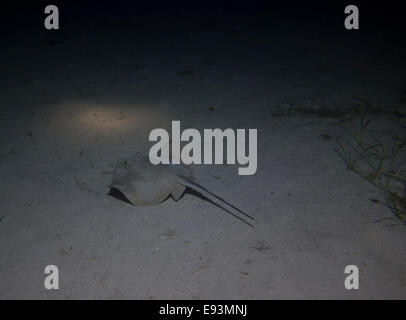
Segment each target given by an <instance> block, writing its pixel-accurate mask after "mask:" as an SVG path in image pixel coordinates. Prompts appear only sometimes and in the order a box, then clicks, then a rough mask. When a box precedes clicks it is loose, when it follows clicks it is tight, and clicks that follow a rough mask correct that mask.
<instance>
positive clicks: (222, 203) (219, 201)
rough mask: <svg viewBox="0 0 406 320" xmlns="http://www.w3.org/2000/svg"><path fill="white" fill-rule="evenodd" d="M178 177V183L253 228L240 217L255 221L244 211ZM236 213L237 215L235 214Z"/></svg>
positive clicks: (203, 188) (183, 177) (186, 179)
mask: <svg viewBox="0 0 406 320" xmlns="http://www.w3.org/2000/svg"><path fill="white" fill-rule="evenodd" d="M178 177H180V178H181V181H180V183H182V184H183V185H185V186H186V187H189V188H191V189H193V190H195V191H197V192H199V193H200V194H201V195H202V196H204V197H205V198H206V199H207V200H209V201H211V202H212V203H214V204H215V205H217V206H218V207H220V208H222V209H223V210H225V211H227V212H228V213H229V214H231V215H232V216H234V217H235V218H237V219H239V220H241V221H242V222H244V223H246V224H248V225H249V226H250V227H254V225H253V224H251V223H250V222H248V221H247V219H244V218H242V217H241V215H243V216H244V217H245V218H248V219H251V220H255V219H254V218H253V217H251V216H250V215H248V214H246V213H245V212H244V211H242V210H241V209H238V208H237V207H236V206H234V205H232V204H231V203H229V202H227V201H226V200H224V199H222V198H220V197H219V196H216V195H215V194H214V193H212V192H210V191H209V190H207V189H206V188H205V187H203V186H201V185H200V184H198V183H196V182H194V181H192V180H191V179H190V178H188V177H185V176H182V175H178ZM237 212H238V213H237Z"/></svg>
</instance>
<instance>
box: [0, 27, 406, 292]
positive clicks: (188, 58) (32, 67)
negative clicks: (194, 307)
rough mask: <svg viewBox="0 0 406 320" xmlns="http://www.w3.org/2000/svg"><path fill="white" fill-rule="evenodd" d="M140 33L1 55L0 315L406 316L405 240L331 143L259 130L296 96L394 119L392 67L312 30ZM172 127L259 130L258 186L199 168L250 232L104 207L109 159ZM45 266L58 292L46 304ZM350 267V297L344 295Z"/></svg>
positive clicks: (396, 63) (362, 47)
mask: <svg viewBox="0 0 406 320" xmlns="http://www.w3.org/2000/svg"><path fill="white" fill-rule="evenodd" d="M116 28H117V29H116ZM137 28H139V30H138V31H137V32H128V33H127V32H122V30H126V29H125V28H123V27H122V26H119V27H116V26H114V25H108V26H106V27H105V29H97V30H93V29H92V28H87V29H86V28H85V29H83V30H74V31H70V32H62V33H61V34H60V35H59V36H58V37H54V36H46V35H44V34H42V33H40V34H38V35H37V34H36V33H29V32H27V33H21V34H19V35H18V36H16V37H10V38H8V39H6V40H4V41H5V42H4V43H6V45H5V46H4V47H3V48H2V50H1V53H0V55H1V61H0V64H1V70H2V77H1V79H0V136H1V138H0V140H1V145H0V154H1V157H0V179H1V181H2V183H1V187H0V218H1V221H0V298H2V299H12V298H29V299H34V298H40V299H82V298H90V299H273V298H282V299H285V298H299V299H310V298H316V299H322V298H327V299H332V298H338V299H361V298H372V299H378V298H396V299H401V298H402V299H404V298H406V272H405V270H406V229H405V227H404V225H402V224H401V223H400V221H399V220H397V219H396V218H395V217H394V216H393V214H392V212H391V211H390V210H389V209H388V208H387V207H386V206H385V205H384V195H383V194H382V192H381V191H379V190H378V189H376V188H375V187H374V186H372V185H371V184H369V183H368V182H367V181H365V180H363V179H361V178H360V177H359V176H357V175H356V174H354V173H353V172H350V171H348V170H346V169H345V164H344V163H343V162H342V160H341V159H340V158H339V157H338V156H337V154H336V152H335V151H334V150H333V147H334V139H332V140H326V139H323V138H322V137H321V135H323V134H325V133H328V135H330V136H332V137H335V136H336V135H338V134H340V132H339V128H338V127H337V126H334V125H330V123H331V122H333V121H332V120H329V119H323V120H320V119H314V118H311V117H304V116H302V117H301V116H299V117H272V116H271V113H270V108H271V106H272V105H274V104H276V103H277V102H278V101H281V99H283V98H284V97H286V96H290V95H298V94H301V93H302V92H303V88H299V87H300V86H308V87H314V88H320V87H324V88H327V90H329V92H330V93H331V94H333V95H334V97H335V98H336V101H344V100H345V99H348V98H349V97H351V95H352V94H356V95H360V96H362V97H365V98H368V99H371V100H372V101H374V102H375V101H379V102H381V101H389V100H391V99H392V98H393V97H391V96H390V93H388V92H389V91H390V89H391V85H392V84H393V83H395V82H396V81H402V80H403V77H404V72H403V71H404V70H405V65H404V62H405V61H404V59H403V58H404V52H403V53H402V51H400V49H399V50H398V49H396V48H395V49H393V50H385V49H384V44H383V42H382V45H381V44H377V45H376V46H375V47H374V48H371V46H368V45H367V43H368V41H367V40H364V42H362V41H358V40H357V39H353V38H351V39H349V38H346V36H345V35H342V37H341V38H340V37H338V38H337V37H334V38H333V37H330V36H329V35H328V32H326V33H324V32H323V31H321V30H318V29H311V30H300V29H297V30H296V29H293V30H286V29H283V28H282V27H281V28H279V29H278V28H272V29H263V30H262V29H258V28H251V27H249V26H247V27H244V26H241V27H239V26H234V25H229V26H227V27H221V28H218V29H216V27H215V26H213V27H211V28H180V27H179V28H176V27H174V28H172V29H166V28H164V27H159V26H156V27H151V28H143V27H142V26H141V25H140V26H138V27H137ZM402 70H403V71H402ZM172 120H180V121H181V125H182V128H183V129H184V128H188V127H190V128H196V129H199V130H202V129H204V128H217V127H218V128H223V129H224V128H229V127H230V128H234V129H237V128H246V129H248V128H256V129H258V171H257V173H256V174H255V175H253V176H239V175H238V173H237V166H227V165H216V166H198V167H196V168H195V174H196V177H197V178H198V179H199V181H200V182H201V183H202V184H203V185H205V186H207V187H208V188H210V190H212V191H213V192H215V193H216V194H218V195H221V196H222V197H224V198H225V199H227V200H229V201H230V202H232V203H233V204H235V205H236V206H238V207H240V208H241V209H243V210H244V211H246V212H247V213H249V214H250V215H252V216H254V217H255V218H256V222H255V228H253V229H252V228H250V227H248V226H246V225H244V224H242V223H241V222H239V221H238V220H236V219H234V218H233V217H231V216H230V215H228V214H225V212H224V211H222V210H221V209H220V208H217V207H215V206H213V205H212V204H211V203H209V202H207V201H204V200H202V199H200V198H198V197H196V196H194V195H192V194H186V195H185V196H184V197H183V198H182V199H181V200H179V201H178V202H175V201H174V200H172V199H168V200H167V201H166V202H164V203H162V204H160V205H158V206H152V207H134V206H130V205H129V204H128V203H125V202H122V201H119V200H117V199H115V198H113V197H109V196H107V192H108V185H109V183H110V180H111V173H112V171H113V166H114V163H115V161H116V160H117V158H119V157H125V156H130V155H132V154H133V153H134V152H148V149H149V148H150V146H151V144H150V143H148V134H149V132H150V131H151V130H152V129H154V128H158V127H159V128H166V129H169V128H170V126H171V121H172ZM316 122H317V123H319V122H322V124H317V125H307V124H308V123H316ZM168 131H169V130H168ZM371 199H378V200H380V201H379V202H373V201H371ZM50 264H53V265H56V266H58V268H59V274H60V289H59V290H57V291H52V290H51V291H48V290H45V289H44V285H43V283H44V278H45V275H44V268H45V266H47V265H50ZM347 265H356V266H358V268H359V272H360V289H359V290H351V291H348V290H346V289H345V287H344V279H345V274H344V268H345V267H346V266H347Z"/></svg>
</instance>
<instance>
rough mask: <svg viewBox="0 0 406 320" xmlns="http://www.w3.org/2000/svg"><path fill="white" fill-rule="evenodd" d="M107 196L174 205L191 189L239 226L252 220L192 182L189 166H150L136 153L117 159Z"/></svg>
mask: <svg viewBox="0 0 406 320" xmlns="http://www.w3.org/2000/svg"><path fill="white" fill-rule="evenodd" d="M109 187H110V192H109V194H110V195H113V196H116V197H118V198H120V197H119V196H118V194H117V192H116V191H119V194H120V195H123V196H124V199H122V200H126V201H128V202H129V203H131V204H133V205H136V206H141V205H157V204H160V203H162V202H164V201H165V200H166V199H168V197H170V196H171V197H172V198H173V199H174V200H176V201H178V200H179V199H180V198H181V197H182V195H183V194H184V193H185V191H186V189H187V188H189V189H191V190H192V191H193V192H194V193H197V194H198V195H200V196H201V197H202V198H204V199H206V200H208V201H210V202H211V203H213V204H215V205H216V206H218V207H220V208H222V209H223V210H224V211H226V212H228V213H229V214H231V215H233V216H234V217H236V218H237V219H239V220H241V221H242V222H244V223H246V224H248V225H249V226H251V227H253V225H252V224H251V223H250V222H248V220H247V218H248V219H250V220H254V218H253V217H251V216H250V215H248V214H246V213H245V212H243V211H242V210H240V209H238V208H237V207H235V206H234V205H232V204H231V203H229V202H227V201H225V200H224V199H222V198H220V197H219V196H217V195H215V194H214V193H212V192H210V191H209V190H208V189H207V188H205V187H203V186H201V185H200V184H199V183H198V182H196V181H195V179H194V178H193V175H192V171H191V169H190V167H189V166H185V165H182V164H177V165H174V164H159V165H153V164H152V163H151V162H150V160H149V158H148V157H146V156H143V155H141V154H139V153H137V154H135V155H134V156H132V157H130V158H125V159H124V158H123V159H118V160H117V163H116V167H115V170H114V175H113V179H112V181H111V184H110V186H109Z"/></svg>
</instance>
